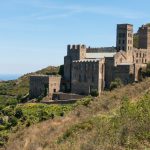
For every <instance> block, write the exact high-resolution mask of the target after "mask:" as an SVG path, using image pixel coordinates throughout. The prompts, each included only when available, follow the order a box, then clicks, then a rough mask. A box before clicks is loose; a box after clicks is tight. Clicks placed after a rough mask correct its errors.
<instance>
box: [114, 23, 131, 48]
mask: <svg viewBox="0 0 150 150" xmlns="http://www.w3.org/2000/svg"><path fill="white" fill-rule="evenodd" d="M132 48H133V25H131V24H118V25H117V40H116V49H117V51H120V50H123V51H128V50H132Z"/></svg>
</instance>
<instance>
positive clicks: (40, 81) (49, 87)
mask: <svg viewBox="0 0 150 150" xmlns="http://www.w3.org/2000/svg"><path fill="white" fill-rule="evenodd" d="M60 85H61V77H60V76H48V75H33V76H30V92H29V93H30V98H38V97H44V96H48V97H49V98H50V99H52V96H53V93H56V92H59V91H60Z"/></svg>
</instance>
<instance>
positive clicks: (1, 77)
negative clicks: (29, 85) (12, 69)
mask: <svg viewBox="0 0 150 150" xmlns="http://www.w3.org/2000/svg"><path fill="white" fill-rule="evenodd" d="M20 76H21V74H0V81H8V80H16V79H18V78H19V77H20Z"/></svg>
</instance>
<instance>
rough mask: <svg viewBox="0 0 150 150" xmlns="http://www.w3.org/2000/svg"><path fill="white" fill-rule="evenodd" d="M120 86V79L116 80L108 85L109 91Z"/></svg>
mask: <svg viewBox="0 0 150 150" xmlns="http://www.w3.org/2000/svg"><path fill="white" fill-rule="evenodd" d="M121 86H122V81H121V79H119V78H116V79H115V80H114V81H112V82H111V84H110V90H113V89H115V88H118V87H121Z"/></svg>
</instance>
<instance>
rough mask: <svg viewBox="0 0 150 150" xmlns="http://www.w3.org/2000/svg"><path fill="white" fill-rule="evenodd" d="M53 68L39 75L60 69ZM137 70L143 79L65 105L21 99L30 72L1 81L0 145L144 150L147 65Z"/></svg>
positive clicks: (27, 149)
mask: <svg viewBox="0 0 150 150" xmlns="http://www.w3.org/2000/svg"><path fill="white" fill-rule="evenodd" d="M148 66H149V65H148ZM55 69H56V70H57V71H56V70H55ZM55 69H54V70H55V71H54V70H53V71H52V70H50V71H47V69H44V70H42V71H39V72H38V73H42V72H44V74H50V73H51V72H53V73H54V72H56V74H57V73H59V69H58V68H55ZM48 70H49V69H48ZM53 73H52V74H53ZM142 73H144V75H145V76H144V78H145V79H143V81H142V82H139V83H133V84H129V85H126V86H122V85H121V84H120V81H119V80H116V81H114V83H112V89H111V91H105V92H103V93H102V95H101V96H100V97H96V98H94V97H90V96H89V97H85V98H83V99H81V100H80V101H78V102H77V103H75V104H70V105H47V104H40V103H22V100H23V97H24V96H26V95H27V94H28V88H29V80H28V76H29V75H25V76H23V77H21V78H19V79H18V80H16V81H8V82H3V83H0V146H1V149H8V150H20V149H21V150H37V149H39V150H49V149H52V150H80V149H81V150H106V149H107V150H109V149H110V150H113V149H114V150H124V149H139V150H143V149H149V148H150V126H149V124H150V78H147V77H148V76H149V67H147V68H145V70H142ZM116 85H117V86H116ZM93 93H94V94H95V93H96V92H95V91H94V92H93ZM20 102H21V103H20Z"/></svg>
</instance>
